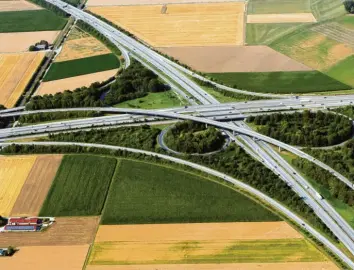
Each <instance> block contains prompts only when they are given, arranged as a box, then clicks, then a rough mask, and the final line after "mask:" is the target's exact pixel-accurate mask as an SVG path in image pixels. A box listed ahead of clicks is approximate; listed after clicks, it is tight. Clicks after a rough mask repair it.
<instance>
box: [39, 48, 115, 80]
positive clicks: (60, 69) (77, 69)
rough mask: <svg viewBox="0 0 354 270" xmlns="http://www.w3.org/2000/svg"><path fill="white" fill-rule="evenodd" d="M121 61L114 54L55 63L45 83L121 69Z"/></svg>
mask: <svg viewBox="0 0 354 270" xmlns="http://www.w3.org/2000/svg"><path fill="white" fill-rule="evenodd" d="M119 66H120V62H119V59H118V58H117V57H116V56H115V55H114V54H112V53H109V54H104V55H98V56H92V57H87V58H82V59H76V60H69V61H63V62H56V63H53V64H52V66H51V67H50V69H49V70H48V73H47V74H46V76H45V77H44V79H43V81H45V82H47V81H54V80H60V79H65V78H70V77H75V76H80V75H85V74H91V73H96V72H100V71H106V70H111V69H116V68H119Z"/></svg>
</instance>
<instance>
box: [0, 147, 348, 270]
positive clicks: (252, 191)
mask: <svg viewBox="0 0 354 270" xmlns="http://www.w3.org/2000/svg"><path fill="white" fill-rule="evenodd" d="M11 144H13V143H0V147H7V146H9V145H11ZM16 145H42V146H43V145H47V146H48V145H62V146H68V145H72V146H74V145H76V146H83V147H93V148H101V149H110V150H124V151H128V152H132V153H139V154H144V155H148V156H155V157H158V158H161V159H164V160H168V161H171V162H174V163H178V164H181V165H185V166H188V167H191V168H193V169H197V170H200V171H202V172H205V173H207V174H210V175H213V176H216V177H218V178H220V179H223V180H224V181H227V182H229V183H231V184H233V185H235V186H236V187H238V188H241V189H243V190H245V191H247V192H249V193H250V194H252V195H253V196H255V197H257V198H258V199H260V200H261V201H265V202H267V203H268V204H269V205H271V206H272V207H274V209H276V210H277V211H279V212H280V213H282V214H283V215H285V216H286V217H287V218H289V219H290V220H292V221H293V222H295V223H296V224H297V225H298V226H299V227H302V229H304V230H306V231H308V232H309V233H310V234H311V235H313V236H314V237H315V238H316V239H317V240H318V241H320V242H321V243H323V245H324V246H326V247H327V248H328V249H330V250H331V251H332V252H333V253H334V254H336V255H337V256H338V257H339V258H341V259H342V260H343V261H344V262H345V263H346V264H347V265H348V266H349V267H351V268H352V269H354V262H353V261H351V260H350V259H349V258H348V256H347V255H345V254H344V253H343V252H342V251H341V250H340V249H338V248H337V247H336V246H335V245H334V244H332V242H330V241H329V240H328V239H327V238H326V237H324V236H323V235H322V234H321V233H319V232H318V231H316V230H315V229H314V228H313V227H311V226H310V225H309V224H307V222H306V221H305V220H303V219H301V218H300V217H298V216H297V215H295V214H294V213H292V212H291V211H290V210H289V209H287V208H286V207H284V206H283V205H282V204H280V203H279V202H277V201H275V200H274V199H272V198H270V197H268V196H267V195H265V194H263V193H262V192H260V191H259V190H257V189H255V188H253V187H251V186H249V185H247V184H245V183H243V182H241V181H239V180H237V179H234V178H232V177H230V176H228V175H226V174H223V173H220V172H218V171H215V170H213V169H210V168H208V167H205V166H202V165H199V164H195V163H192V162H189V161H185V160H182V159H179V158H175V157H171V156H166V155H162V154H158V153H154V152H149V151H144V150H139V149H133V148H126V147H119V146H110V145H102V144H90V143H73V142H30V143H16Z"/></svg>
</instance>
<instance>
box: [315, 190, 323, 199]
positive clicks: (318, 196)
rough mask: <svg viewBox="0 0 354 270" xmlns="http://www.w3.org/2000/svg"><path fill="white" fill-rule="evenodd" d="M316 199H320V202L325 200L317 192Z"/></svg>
mask: <svg viewBox="0 0 354 270" xmlns="http://www.w3.org/2000/svg"><path fill="white" fill-rule="evenodd" d="M316 197H317V198H319V199H320V200H322V199H323V197H322V195H321V194H320V193H318V192H316Z"/></svg>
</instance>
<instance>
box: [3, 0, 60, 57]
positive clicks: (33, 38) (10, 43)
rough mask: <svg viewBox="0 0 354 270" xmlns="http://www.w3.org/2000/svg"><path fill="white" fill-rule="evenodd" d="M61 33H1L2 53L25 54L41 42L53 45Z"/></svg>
mask: <svg viewBox="0 0 354 270" xmlns="http://www.w3.org/2000/svg"><path fill="white" fill-rule="evenodd" d="M0 3H1V1H0ZM59 33H60V31H39V32H20V33H0V53H9V52H25V51H28V48H29V47H30V46H31V45H34V44H35V43H36V42H39V41H41V40H46V41H48V42H49V43H53V42H54V40H55V39H56V37H57V36H58V35H59Z"/></svg>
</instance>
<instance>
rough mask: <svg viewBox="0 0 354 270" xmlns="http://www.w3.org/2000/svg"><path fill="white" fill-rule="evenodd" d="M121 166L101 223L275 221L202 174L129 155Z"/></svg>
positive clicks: (239, 196) (273, 217)
mask: <svg viewBox="0 0 354 270" xmlns="http://www.w3.org/2000/svg"><path fill="white" fill-rule="evenodd" d="M119 166H120V167H119V170H118V172H117V174H116V175H115V178H114V179H113V182H112V185H111V188H110V190H109V193H108V197H107V202H106V204H105V208H104V212H103V216H102V224H144V223H178V222H187V223H188V222H222V221H224V222H226V221H274V220H279V217H277V216H275V215H274V214H273V213H271V212H270V211H268V210H267V209H265V208H263V207H262V206H260V205H259V204H257V203H255V202H253V201H252V200H250V199H249V198H247V197H245V196H244V195H241V194H239V193H237V192H236V191H234V190H232V189H230V188H228V187H225V186H223V185H221V184H219V183H215V182H212V181H209V180H207V179H204V178H202V177H200V176H197V175H194V174H190V173H187V172H185V171H180V170H176V169H173V168H167V167H163V166H159V165H154V164H151V163H143V162H138V161H130V160H122V161H121V162H120V165H119Z"/></svg>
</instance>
